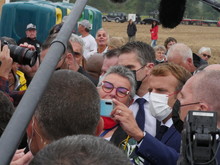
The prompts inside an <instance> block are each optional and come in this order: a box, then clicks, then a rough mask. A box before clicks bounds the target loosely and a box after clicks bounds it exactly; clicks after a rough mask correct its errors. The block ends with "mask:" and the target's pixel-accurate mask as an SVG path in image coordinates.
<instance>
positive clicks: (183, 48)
mask: <svg viewBox="0 0 220 165" xmlns="http://www.w3.org/2000/svg"><path fill="white" fill-rule="evenodd" d="M177 56H178V57H179V56H181V57H182V58H183V62H186V60H187V59H188V58H191V59H193V56H192V50H191V49H190V48H189V47H188V46H187V45H185V44H183V43H176V44H174V45H173V46H171V47H170V49H169V50H168V52H167V59H168V61H169V59H172V58H174V57H177Z"/></svg>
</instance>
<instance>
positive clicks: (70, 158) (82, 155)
mask: <svg viewBox="0 0 220 165" xmlns="http://www.w3.org/2000/svg"><path fill="white" fill-rule="evenodd" d="M61 162H62V163H61ZM45 164H47V165H60V164H62V165H79V164H80V165H103V164H104V165H131V162H130V161H129V159H128V157H127V156H126V154H124V153H123V151H122V150H120V149H119V148H118V147H116V146H114V145H113V144H111V143H109V142H108V141H106V140H105V139H103V138H101V137H95V136H91V135H77V136H67V137H65V138H62V139H60V140H58V141H55V142H53V143H51V144H49V145H47V146H46V147H45V148H43V149H42V150H41V151H39V152H38V153H37V155H36V156H34V158H33V160H32V161H31V163H30V165H45Z"/></svg>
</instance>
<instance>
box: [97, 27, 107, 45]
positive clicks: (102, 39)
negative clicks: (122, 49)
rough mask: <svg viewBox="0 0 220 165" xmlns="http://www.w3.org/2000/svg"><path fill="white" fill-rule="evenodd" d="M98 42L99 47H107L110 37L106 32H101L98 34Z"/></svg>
mask: <svg viewBox="0 0 220 165" xmlns="http://www.w3.org/2000/svg"><path fill="white" fill-rule="evenodd" d="M96 42H97V45H98V47H99V46H107V44H108V35H107V33H106V31H104V30H99V31H98V32H97V35H96Z"/></svg>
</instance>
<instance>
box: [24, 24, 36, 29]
mask: <svg viewBox="0 0 220 165" xmlns="http://www.w3.org/2000/svg"><path fill="white" fill-rule="evenodd" d="M33 29H34V30H36V25H34V24H32V23H29V24H28V25H27V28H26V30H33Z"/></svg>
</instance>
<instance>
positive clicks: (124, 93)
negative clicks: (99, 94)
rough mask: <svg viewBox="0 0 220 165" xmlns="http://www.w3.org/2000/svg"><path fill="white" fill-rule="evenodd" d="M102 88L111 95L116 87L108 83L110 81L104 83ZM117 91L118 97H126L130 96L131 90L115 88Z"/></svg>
mask: <svg viewBox="0 0 220 165" xmlns="http://www.w3.org/2000/svg"><path fill="white" fill-rule="evenodd" d="M101 86H102V89H103V91H104V92H106V93H110V92H111V91H112V90H113V89H114V88H115V87H114V85H113V84H112V83H110V82H108V81H103V82H102V83H101ZM115 89H116V95H117V96H118V97H121V98H122V97H125V96H127V95H128V94H129V90H128V89H127V88H124V87H118V88H115Z"/></svg>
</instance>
